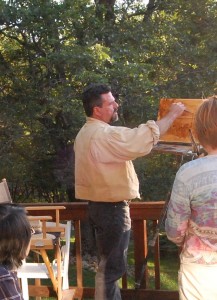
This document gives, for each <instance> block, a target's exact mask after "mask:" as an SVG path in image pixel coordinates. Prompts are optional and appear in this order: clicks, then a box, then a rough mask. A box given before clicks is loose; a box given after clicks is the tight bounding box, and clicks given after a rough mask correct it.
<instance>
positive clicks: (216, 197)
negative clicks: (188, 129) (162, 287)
mask: <svg viewBox="0 0 217 300" xmlns="http://www.w3.org/2000/svg"><path fill="white" fill-rule="evenodd" d="M165 230H166V233H167V237H168V239H169V240H171V241H172V242H174V243H175V244H177V245H178V246H181V247H182V251H181V256H180V258H181V263H198V264H209V265H212V264H217V155H208V156H205V157H201V158H198V159H196V160H193V161H190V162H188V163H186V164H184V165H183V166H182V167H181V168H180V169H179V171H178V172H177V174H176V178H175V181H174V184H173V189H172V194H171V199H170V203H169V205H168V211H167V218H166V223H165Z"/></svg>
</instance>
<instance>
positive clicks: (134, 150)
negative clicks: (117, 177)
mask: <svg viewBox="0 0 217 300" xmlns="http://www.w3.org/2000/svg"><path fill="white" fill-rule="evenodd" d="M159 137H160V131H159V127H158V126H157V124H156V123H155V121H148V122H147V123H146V124H141V125H139V126H138V127H136V128H133V129H131V128H127V127H120V126H117V127H115V126H114V127H113V126H107V127H104V128H103V130H100V131H98V132H97V134H96V135H95V136H94V138H93V140H92V143H91V152H92V155H93V156H94V158H95V159H96V160H98V161H100V162H103V163H110V162H123V161H128V160H134V159H136V158H137V157H141V156H144V155H147V154H148V153H150V151H151V150H152V148H153V145H155V144H156V143H157V142H158V140H159Z"/></svg>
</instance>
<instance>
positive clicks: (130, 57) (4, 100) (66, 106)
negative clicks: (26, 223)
mask: <svg viewBox="0 0 217 300" xmlns="http://www.w3.org/2000/svg"><path fill="white" fill-rule="evenodd" d="M95 2H96V3H95ZM95 2H94V1H89V0H75V1H70V0H63V1H53V0H46V1H43V0H34V1H33V0H22V1H21V0H9V1H6V0H5V1H4V0H2V1H1V2H0V38H1V45H0V103H1V108H2V109H1V111H0V143H1V147H0V158H1V160H0V177H7V179H8V181H9V183H10V185H11V187H12V189H13V192H14V195H15V196H17V193H16V192H15V191H16V190H17V188H18V189H19V190H21V191H23V192H21V193H18V194H19V195H20V196H19V197H18V198H19V201H24V199H25V200H27V199H29V200H31V199H45V200H47V201H59V200H60V199H63V200H67V198H70V199H71V200H72V199H73V184H74V183H73V180H74V179H73V151H72V145H73V141H74V138H75V136H76V134H77V132H78V130H79V128H80V127H81V126H82V124H83V122H84V120H85V119H84V114H83V109H82V106H81V102H80V100H79V99H80V93H81V91H82V89H83V87H84V86H85V85H86V84H88V83H90V82H105V83H109V84H111V86H112V89H113V91H114V94H117V95H119V97H118V98H119V102H120V114H121V118H120V124H121V125H125V126H129V127H133V126H138V125H139V124H140V123H141V122H146V121H147V120H148V119H156V117H157V110H158V105H159V99H160V98H162V97H175V98H201V97H206V96H209V95H210V94H213V93H214V92H215V91H216V77H217V63H216V62H217V59H216V58H217V54H216V53H217V51H216V49H217V43H216V34H217V32H216V31H217V18H216V8H217V7H216V6H217V4H216V1H214V0H197V1H196V0H191V1H188V2H183V1H181V0H169V1H160V0H155V1H153V4H154V5H151V3H149V5H147V6H146V5H145V4H144V3H143V2H142V1H113V2H112V1H110V2H106V4H103V3H104V1H95ZM143 167H144V169H143ZM136 168H137V170H138V173H139V178H140V182H141V194H142V196H143V198H144V199H151V200H152V199H159V198H163V197H164V196H165V195H166V191H167V190H168V186H170V185H171V182H172V179H173V178H174V170H175V167H174V165H173V163H172V159H171V158H169V157H167V156H160V157H157V158H156V156H155V155H154V156H149V157H147V158H144V160H143V159H141V160H138V161H137V162H136ZM165 170H166V172H165ZM162 172H163V173H162ZM154 173H155V174H154ZM165 174H166V175H165ZM33 190H34V192H33ZM24 191H26V192H24ZM69 194H70V195H71V196H69ZM15 200H16V199H15Z"/></svg>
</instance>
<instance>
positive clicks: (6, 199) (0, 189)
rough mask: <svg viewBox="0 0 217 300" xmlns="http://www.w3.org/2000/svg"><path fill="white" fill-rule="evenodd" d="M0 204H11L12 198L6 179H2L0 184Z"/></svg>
mask: <svg viewBox="0 0 217 300" xmlns="http://www.w3.org/2000/svg"><path fill="white" fill-rule="evenodd" d="M0 203H12V198H11V194H10V191H9V188H8V184H7V181H6V179H2V181H1V182H0Z"/></svg>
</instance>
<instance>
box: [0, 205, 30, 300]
mask: <svg viewBox="0 0 217 300" xmlns="http://www.w3.org/2000/svg"><path fill="white" fill-rule="evenodd" d="M30 239H31V226H30V223H29V221H28V218H27V215H26V211H25V209H24V208H22V207H20V206H17V205H12V204H0V300H12V299H13V300H23V296H22V293H21V289H20V286H19V282H18V278H17V274H16V270H17V268H18V267H19V266H21V265H22V260H23V259H24V258H25V257H26V256H27V255H28V253H29V249H30Z"/></svg>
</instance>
